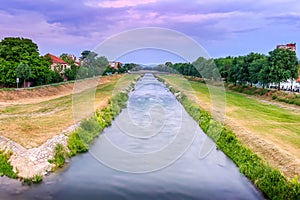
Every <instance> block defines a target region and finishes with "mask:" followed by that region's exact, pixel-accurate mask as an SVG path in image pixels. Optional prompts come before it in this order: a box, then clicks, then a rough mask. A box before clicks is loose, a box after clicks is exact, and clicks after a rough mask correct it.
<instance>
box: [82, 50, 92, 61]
mask: <svg viewBox="0 0 300 200" xmlns="http://www.w3.org/2000/svg"><path fill="white" fill-rule="evenodd" d="M90 53H91V51H89V50H84V51H83V52H81V57H80V58H81V59H82V60H84V59H85V58H86V57H87V56H88V55H89V54H90Z"/></svg>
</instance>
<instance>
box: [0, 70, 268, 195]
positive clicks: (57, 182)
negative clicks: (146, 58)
mask: <svg viewBox="0 0 300 200" xmlns="http://www.w3.org/2000/svg"><path fill="white" fill-rule="evenodd" d="M205 140H207V137H206V135H205V134H204V133H203V131H202V130H201V129H200V128H199V126H198V125H197V123H196V122H195V121H194V120H193V119H192V118H191V117H190V116H189V115H188V114H187V113H186V111H185V110H184V109H183V107H182V106H181V104H180V103H179V102H178V101H177V100H176V98H175V96H174V95H173V94H172V93H171V92H170V91H169V90H168V89H167V88H166V87H165V86H164V85H163V84H162V83H160V82H159V81H158V80H156V79H155V77H154V76H153V75H152V74H146V75H145V76H144V77H142V78H141V79H140V80H139V81H138V82H137V84H136V86H135V90H134V91H132V92H131V93H130V98H129V101H128V106H127V108H126V109H123V111H122V112H121V113H120V114H119V115H118V116H117V117H116V119H115V120H114V121H113V123H112V126H110V127H108V128H106V129H105V130H104V132H103V133H102V134H101V136H100V137H98V138H97V139H95V141H94V142H93V144H92V145H91V147H90V150H89V152H88V153H85V154H80V155H77V156H76V157H73V158H72V159H70V162H69V163H68V164H67V165H66V167H64V168H63V169H61V170H58V171H57V172H55V173H52V174H50V175H48V176H46V177H44V180H43V182H42V183H41V184H37V185H32V186H22V184H21V183H20V182H19V181H17V180H10V179H8V178H6V177H1V178H0V199H75V200H76V199H109V200H113V199H130V200H131V199H162V200H164V199H166V200H167V199H171V200H177V199H251V200H252V199H263V196H262V194H261V192H260V191H259V190H258V189H256V187H255V186H254V185H253V184H252V183H251V182H250V181H249V180H248V179H247V178H246V177H245V176H243V175H242V174H240V172H239V169H238V168H237V167H236V165H235V164H234V163H233V162H232V161H231V160H230V159H229V158H227V156H226V155H224V153H223V152H222V151H220V150H217V149H216V148H215V147H214V146H212V147H213V148H208V149H210V151H208V154H207V156H205V157H201V156H200V149H201V147H202V145H203V144H204V141H205Z"/></svg>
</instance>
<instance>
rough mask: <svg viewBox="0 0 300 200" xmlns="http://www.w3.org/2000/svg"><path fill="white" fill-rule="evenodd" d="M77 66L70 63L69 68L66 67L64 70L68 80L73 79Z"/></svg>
mask: <svg viewBox="0 0 300 200" xmlns="http://www.w3.org/2000/svg"><path fill="white" fill-rule="evenodd" d="M78 70H79V67H78V66H76V65H74V64H73V65H71V68H68V69H66V70H65V76H66V77H67V79H68V80H69V81H71V80H75V79H76V76H77V73H78Z"/></svg>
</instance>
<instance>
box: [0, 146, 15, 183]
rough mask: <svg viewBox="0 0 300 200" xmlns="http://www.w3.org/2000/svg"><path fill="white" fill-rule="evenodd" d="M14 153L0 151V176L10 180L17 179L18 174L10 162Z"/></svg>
mask: <svg viewBox="0 0 300 200" xmlns="http://www.w3.org/2000/svg"><path fill="white" fill-rule="evenodd" d="M11 155H12V152H7V153H5V151H4V150H2V151H0V176H4V175H5V176H8V177H10V178H17V174H16V173H15V172H14V171H13V167H12V166H11V165H10V163H9V162H8V160H9V158H10V156H11Z"/></svg>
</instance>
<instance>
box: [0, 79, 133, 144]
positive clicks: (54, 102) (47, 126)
mask: <svg viewBox="0 0 300 200" xmlns="http://www.w3.org/2000/svg"><path fill="white" fill-rule="evenodd" d="M137 76H138V75H125V76H121V75H118V76H111V77H108V78H105V79H103V78H102V79H100V80H99V81H98V83H97V84H99V85H98V86H97V87H96V90H94V91H93V92H94V93H93V94H91V91H84V89H88V87H87V88H84V89H82V90H83V91H79V93H78V94H80V95H81V97H80V101H81V105H85V104H88V103H87V101H88V100H90V99H89V97H90V95H94V97H95V101H94V102H93V103H92V105H93V109H96V108H102V107H104V106H106V105H107V103H108V99H109V98H110V97H111V95H112V93H113V91H114V88H115V86H116V84H117V83H118V82H122V83H121V84H122V85H123V87H126V86H127V85H128V84H129V80H131V81H132V80H133V79H134V78H136V77H137ZM124 77H126V78H124ZM126 84H127V85H126ZM87 85H88V84H87ZM41 89H42V88H39V91H40V92H41V93H43V94H44V93H45V92H43V91H41ZM50 90H52V89H50V88H48V87H47V88H46V91H47V92H48V91H50ZM29 91H31V90H28V91H27V92H26V93H27V95H30V94H29V93H28V92H29ZM32 91H33V95H32V96H31V98H32V99H31V100H30V102H34V103H27V102H28V101H27V98H25V100H24V102H25V103H24V104H20V102H21V101H22V100H21V99H19V100H18V101H19V102H18V104H5V103H3V104H1V103H0V105H1V106H0V113H1V114H0V135H2V136H5V137H7V138H9V139H11V140H13V141H15V142H17V143H19V144H21V145H22V146H24V147H25V148H33V147H38V146H39V145H41V144H43V143H44V142H46V141H47V140H48V139H50V138H52V137H53V136H55V135H57V134H60V133H61V132H62V131H63V130H65V129H67V128H68V127H70V126H72V125H73V124H74V123H75V122H74V113H73V95H72V91H73V89H72V90H70V88H68V89H67V90H66V93H65V95H64V96H61V95H62V94H59V97H57V95H55V94H52V93H48V95H50V96H49V99H50V100H47V98H46V96H43V100H42V101H41V96H40V95H39V96H37V97H35V96H34V94H36V91H34V90H32ZM5 92H13V93H14V95H15V91H5ZM21 97H23V93H22V95H21ZM54 97H57V98H54ZM14 98H16V96H15V97H14ZM35 98H36V99H35ZM0 102H1V101H0ZM82 112H83V113H84V112H85V111H84V110H83V111H82ZM85 117H87V116H85V115H82V116H81V119H83V118H85Z"/></svg>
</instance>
